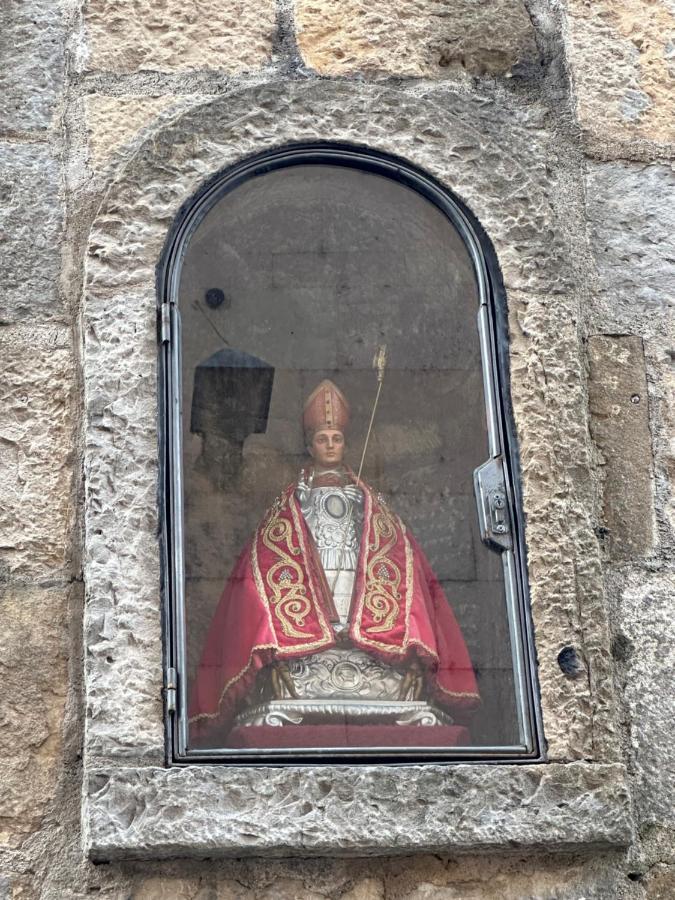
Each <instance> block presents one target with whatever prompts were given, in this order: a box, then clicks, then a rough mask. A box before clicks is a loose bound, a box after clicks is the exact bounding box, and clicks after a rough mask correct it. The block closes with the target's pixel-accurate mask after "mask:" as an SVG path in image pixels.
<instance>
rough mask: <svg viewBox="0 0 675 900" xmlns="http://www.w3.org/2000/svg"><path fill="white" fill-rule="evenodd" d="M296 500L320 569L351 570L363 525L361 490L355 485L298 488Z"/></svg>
mask: <svg viewBox="0 0 675 900" xmlns="http://www.w3.org/2000/svg"><path fill="white" fill-rule="evenodd" d="M298 499H299V500H300V506H301V508H302V514H303V515H304V517H305V521H306V522H307V527H308V528H309V530H310V531H311V533H312V537H313V538H314V543H315V544H316V547H317V550H318V551H319V559H320V560H321V564H322V566H323V568H324V570H333V569H342V571H345V572H349V571H351V572H353V571H354V570H355V569H356V564H357V562H358V556H359V545H360V542H361V529H362V527H363V492H362V491H361V490H359V489H358V488H355V487H350V488H349V489H348V490H347V491H345V490H344V489H343V488H341V487H318V488H311V489H306V490H305V491H304V492H303V491H301V489H298Z"/></svg>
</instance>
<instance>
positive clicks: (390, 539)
mask: <svg viewBox="0 0 675 900" xmlns="http://www.w3.org/2000/svg"><path fill="white" fill-rule="evenodd" d="M373 533H374V540H373V543H372V544H370V547H369V549H370V550H372V551H373V556H372V557H371V559H370V562H369V563H368V567H367V569H366V586H365V596H364V604H365V607H366V609H367V610H368V611H369V612H370V614H371V615H372V617H373V620H374V622H375V624H374V625H369V626H368V627H367V628H366V629H365V631H368V632H370V633H371V634H381V633H382V632H384V631H389V630H390V629H391V628H392V626H393V625H394V623H395V622H396V619H397V617H398V613H399V601H400V599H401V593H400V590H399V588H400V587H401V571H400V569H399V568H398V566H397V565H395V563H394V562H393V561H392V560H391V559H389V558H388V557H387V553H389V551H390V550H391V549H392V547H393V546H394V545H395V544H396V523H395V522H394V520H393V519H392V517H391V515H390V514H389V513H388V512H387V511H386V510H382V512H378V513H376V514H375V515H374V516H373Z"/></svg>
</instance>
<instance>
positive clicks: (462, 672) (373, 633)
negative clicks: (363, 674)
mask: <svg viewBox="0 0 675 900" xmlns="http://www.w3.org/2000/svg"><path fill="white" fill-rule="evenodd" d="M359 486H360V487H361V488H362V489H363V493H364V522H363V531H362V536H361V547H360V553H359V563H358V570H357V572H356V578H355V583H354V593H353V597H352V606H351V611H350V626H349V637H350V639H351V641H352V643H353V644H354V646H356V647H359V648H360V649H362V650H364V651H366V652H367V653H370V654H371V655H373V656H375V657H377V658H378V659H380V660H382V661H384V662H387V663H389V664H391V665H398V666H401V665H404V664H405V663H407V662H410V661H411V660H412V659H414V658H416V659H417V660H419V662H420V663H421V665H422V669H423V671H424V673H425V679H426V685H427V691H428V694H429V696H430V698H433V700H434V701H435V702H436V703H438V704H439V705H440V706H442V707H444V708H446V709H448V710H451V711H452V713H453V715H454V716H455V717H457V716H459V717H460V718H461V716H462V714H466V713H467V712H469V711H470V710H472V709H473V708H475V706H476V705H477V704H478V702H479V696H478V690H477V686H476V679H475V676H474V672H473V667H472V665H471V660H470V658H469V654H468V651H467V648H466V645H465V643H464V639H463V637H462V634H461V631H460V628H459V625H458V624H457V621H456V619H455V616H454V614H453V612H452V610H451V608H450V605H449V603H448V601H447V599H446V597H445V594H444V593H443V590H442V588H441V586H440V584H439V582H438V579H437V578H436V576H435V575H434V573H433V571H432V569H431V566H430V565H429V563H428V561H427V559H426V557H425V555H424V553H423V552H422V550H421V548H420V547H419V545H418V544H417V542H416V541H415V539H414V538H413V537H412V535H410V534H409V533H408V531H407V529H406V527H405V525H404V524H403V522H402V521H401V520H400V519H399V518H398V516H396V515H395V514H394V513H392V512H391V511H390V510H389V508H388V507H387V505H386V504H385V503H384V502H383V501H382V499H381V498H379V497H378V496H376V495H375V494H374V493H373V491H372V490H371V489H370V488H369V487H368V486H367V485H365V484H364V483H363V482H360V485H359ZM333 617H334V609H333V604H332V598H331V595H330V590H329V588H328V585H327V584H326V580H325V577H324V573H323V569H322V567H321V563H320V561H319V559H318V556H317V553H316V551H315V549H314V544H313V540H312V537H311V534H310V532H309V530H308V528H307V525H306V523H305V520H304V517H303V515H302V512H301V510H300V507H299V504H298V502H297V500H296V498H295V485H291V486H289V487H288V488H287V489H286V490H285V491H284V492H283V493H282V494H281V495H280V497H279V498H278V499H277V500H276V501H275V503H274V504H273V505H272V507H271V508H270V509H269V510H268V511H267V513H266V514H265V516H264V517H263V519H262V521H261V523H260V525H259V526H258V528H257V530H256V532H255V534H254V535H253V538H252V539H251V541H250V542H249V544H248V545H247V546H246V547H245V549H244V551H243V552H242V554H241V555H240V557H239V559H238V560H237V562H236V564H235V567H234V569H233V571H232V574H231V575H230V578H229V579H228V582H227V584H226V586H225V591H224V593H223V596H222V597H221V600H220V602H219V604H218V607H217V609H216V612H215V614H214V617H213V620H212V622H211V625H210V628H209V632H208V636H207V640H206V643H205V646H204V649H203V652H202V657H201V660H200V663H199V667H198V670H197V673H196V677H195V682H194V685H193V688H192V691H191V696H190V707H189V713H188V714H189V718H190V728H191V736H192V737H197V738H200V737H203V736H204V735H206V734H208V733H209V732H210V731H212V730H213V729H217V731H218V733H219V734H223V733H224V730H226V729H227V727H229V724H230V723H231V720H232V717H233V716H234V714H235V712H236V710H237V708H238V706H239V705H240V704H241V702H242V700H243V699H244V698H245V697H246V695H247V693H248V692H249V691H250V689H251V687H252V686H253V684H254V682H255V678H256V675H257V673H258V671H259V670H260V669H261V668H262V667H263V666H265V665H267V664H268V663H270V662H272V661H273V660H277V659H279V660H280V659H290V658H294V657H299V656H307V655H309V654H311V653H318V652H321V651H322V650H325V649H327V648H329V647H332V646H334V645H335V636H334V633H333V628H332V626H331V619H332V618H333Z"/></svg>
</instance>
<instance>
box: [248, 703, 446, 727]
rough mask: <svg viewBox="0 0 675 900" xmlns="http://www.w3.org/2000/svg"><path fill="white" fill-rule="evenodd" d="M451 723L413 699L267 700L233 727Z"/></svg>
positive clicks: (437, 712) (435, 711)
mask: <svg viewBox="0 0 675 900" xmlns="http://www.w3.org/2000/svg"><path fill="white" fill-rule="evenodd" d="M328 724H336V725H399V726H406V725H414V726H434V725H452V724H453V721H452V719H451V717H450V716H449V715H448V714H447V713H446V712H444V711H443V710H441V709H438V708H437V707H433V706H431V705H430V704H429V703H425V702H423V701H415V700H400V701H393V700H367V701H358V700H346V699H334V700H326V699H323V698H322V699H317V700H305V699H298V700H296V699H288V700H269V701H268V702H266V703H260V704H258V705H257V706H250V707H248V708H247V709H245V710H242V712H240V713H239V715H238V716H237V718H236V719H235V728H237V727H242V726H244V727H247V726H248V727H251V726H261V725H267V726H271V727H284V726H289V725H328Z"/></svg>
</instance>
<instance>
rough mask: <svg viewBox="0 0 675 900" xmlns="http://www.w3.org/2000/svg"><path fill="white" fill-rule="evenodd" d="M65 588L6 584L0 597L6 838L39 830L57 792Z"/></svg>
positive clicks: (0, 743) (0, 839)
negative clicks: (7, 586) (10, 585)
mask: <svg viewBox="0 0 675 900" xmlns="http://www.w3.org/2000/svg"><path fill="white" fill-rule="evenodd" d="M67 611H68V593H67V591H66V590H63V589H62V590H57V589H42V588H33V587H31V588H28V587H19V586H16V587H12V588H5V590H4V591H3V595H2V598H1V599H0V614H1V615H2V630H1V631H0V678H1V680H2V699H1V700H0V756H1V764H2V773H3V774H2V808H1V811H0V844H3V845H7V846H14V845H17V844H19V843H20V842H21V841H22V840H23V839H24V838H25V836H26V835H28V834H30V833H31V832H34V831H36V830H38V829H39V828H40V826H41V822H42V817H43V815H44V814H45V811H46V809H47V806H48V804H49V802H50V800H51V799H52V798H53V796H54V791H55V787H56V781H57V778H58V774H59V768H60V764H61V752H62V737H61V728H62V719H63V711H64V705H65V695H66V688H67V658H68V629H67V618H66V613H67Z"/></svg>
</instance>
